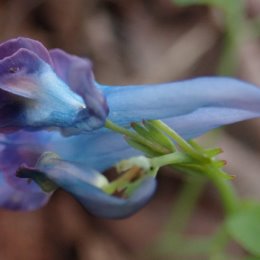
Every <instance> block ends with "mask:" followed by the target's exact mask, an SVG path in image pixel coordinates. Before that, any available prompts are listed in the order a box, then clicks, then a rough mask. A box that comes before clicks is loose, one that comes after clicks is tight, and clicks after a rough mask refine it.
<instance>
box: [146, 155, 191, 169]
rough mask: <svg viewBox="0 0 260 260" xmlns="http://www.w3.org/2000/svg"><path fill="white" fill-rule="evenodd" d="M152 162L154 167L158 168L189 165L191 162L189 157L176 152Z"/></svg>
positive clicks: (154, 159) (153, 159)
mask: <svg viewBox="0 0 260 260" xmlns="http://www.w3.org/2000/svg"><path fill="white" fill-rule="evenodd" d="M150 160H151V164H152V166H153V167H158V168H160V167H162V166H167V165H171V164H178V163H188V162H190V161H191V160H190V158H189V157H188V156H187V155H185V154H183V153H181V152H174V153H170V154H166V155H162V156H158V157H154V158H152V159H150Z"/></svg>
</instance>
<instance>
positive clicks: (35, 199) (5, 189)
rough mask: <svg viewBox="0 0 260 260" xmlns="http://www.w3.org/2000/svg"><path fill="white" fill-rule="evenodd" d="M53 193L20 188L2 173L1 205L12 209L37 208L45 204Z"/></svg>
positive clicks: (0, 175) (0, 179) (0, 187)
mask: <svg viewBox="0 0 260 260" xmlns="http://www.w3.org/2000/svg"><path fill="white" fill-rule="evenodd" d="M27 181H28V180H27ZM50 196H51V193H48V194H47V193H45V192H43V191H41V190H40V189H39V190H38V191H36V190H34V191H32V190H26V191H25V190H20V189H17V188H14V187H13V186H12V185H10V184H9V183H8V182H6V180H5V178H4V177H3V175H2V174H1V173H0V207H1V208H5V209H10V210H35V209H38V208H40V207H42V206H44V205H45V204H46V203H47V202H48V200H49V198H50Z"/></svg>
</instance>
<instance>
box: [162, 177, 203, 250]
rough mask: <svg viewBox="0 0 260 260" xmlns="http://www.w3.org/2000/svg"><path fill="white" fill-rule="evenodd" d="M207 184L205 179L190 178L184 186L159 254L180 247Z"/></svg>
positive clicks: (165, 229) (167, 225)
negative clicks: (181, 239) (185, 230)
mask: <svg viewBox="0 0 260 260" xmlns="http://www.w3.org/2000/svg"><path fill="white" fill-rule="evenodd" d="M205 183H206V179H205V178H203V177H200V176H196V177H194V176H190V178H189V179H188V180H187V182H186V183H185V184H184V187H183V188H182V190H181V193H180V195H179V197H178V199H177V201H176V202H175V204H174V207H173V209H172V212H171V214H170V218H169V222H168V223H167V224H166V226H165V227H164V231H163V233H162V237H161V238H160V240H159V244H158V250H159V253H167V251H169V250H170V251H172V250H174V247H178V245H179V243H178V241H180V237H181V235H182V234H183V231H184V229H185V227H186V225H187V222H188V220H189V218H190V217H191V213H192V212H193V210H194V208H195V205H196V203H197V200H198V198H199V196H200V194H201V192H202V190H203V187H204V185H205Z"/></svg>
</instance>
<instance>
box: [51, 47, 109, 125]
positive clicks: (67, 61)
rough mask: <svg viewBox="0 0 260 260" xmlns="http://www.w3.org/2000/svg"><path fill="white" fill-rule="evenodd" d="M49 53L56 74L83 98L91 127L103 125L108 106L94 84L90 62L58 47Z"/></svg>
mask: <svg viewBox="0 0 260 260" xmlns="http://www.w3.org/2000/svg"><path fill="white" fill-rule="evenodd" d="M50 55H51V58H52V61H53V64H54V69H55V72H56V73H57V75H58V76H59V77H60V78H61V79H62V80H63V81H64V82H66V83H67V85H68V86H70V88H71V89H72V90H73V91H74V92H76V93H77V94H78V95H80V96H81V97H82V98H83V99H84V101H85V104H86V105H87V108H88V111H89V116H90V117H91V119H90V121H91V124H92V128H93V129H96V128H99V127H101V126H103V123H104V120H105V119H106V117H107V114H108V106H107V103H106V100H105V99H104V96H103V94H102V93H101V92H100V91H99V90H98V89H97V87H96V85H95V82H94V77H93V72H92V64H91V62H90V61H89V60H88V59H83V58H80V57H77V56H74V55H70V54H68V53H65V52H64V51H62V50H59V49H54V50H50ZM82 116H84V114H82Z"/></svg>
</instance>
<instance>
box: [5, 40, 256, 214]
mask: <svg viewBox="0 0 260 260" xmlns="http://www.w3.org/2000/svg"><path fill="white" fill-rule="evenodd" d="M0 91H1V94H0V99H1V105H0V132H1V153H0V157H1V166H0V170H1V186H0V193H1V195H2V196H1V200H0V205H1V206H2V207H4V208H9V209H23V210H31V209H36V208H38V207H40V206H42V205H44V204H45V203H46V202H47V201H48V198H49V197H50V195H51V194H52V192H46V191H43V190H42V189H41V188H40V187H39V186H38V185H36V184H35V182H33V181H28V179H31V178H33V179H34V178H35V177H34V176H32V172H34V174H39V176H41V177H42V178H43V180H46V181H47V182H48V180H50V182H51V183H53V184H54V186H55V185H56V186H57V187H61V188H63V189H65V190H66V191H68V192H70V193H71V194H72V195H74V196H75V197H76V198H77V199H78V200H79V201H80V202H81V203H82V204H83V205H84V206H85V207H86V208H87V209H88V210H89V211H90V212H91V213H93V214H95V215H98V216H102V217H124V216H127V215H130V214H133V213H134V212H136V211H137V210H138V209H139V208H140V207H142V206H143V205H144V204H145V203H146V202H147V201H148V200H149V198H150V197H151V196H152V194H153V191H154V189H155V187H156V181H155V179H154V178H152V177H149V178H147V179H146V178H145V179H144V180H143V181H141V183H139V186H138V187H137V189H136V190H135V191H133V193H132V195H129V197H128V198H116V197H114V196H112V195H110V194H108V193H106V192H104V191H103V190H102V188H101V186H100V180H101V179H102V175H101V174H100V173H99V172H102V171H103V170H105V169H107V168H109V167H111V166H113V165H115V163H116V162H118V161H120V160H122V159H124V158H129V157H131V156H133V155H136V154H138V151H136V150H135V149H133V148H132V147H130V146H129V145H128V144H127V142H126V141H125V140H124V138H122V136H121V135H119V134H118V133H116V132H115V131H117V130H118V129H116V128H113V127H112V128H113V130H114V131H111V129H107V128H111V127H110V126H111V124H110V125H109V122H113V126H115V125H116V126H120V127H121V128H120V129H127V128H129V127H130V124H131V123H132V122H141V121H142V120H156V119H160V120H163V121H164V122H166V123H167V124H168V125H169V126H171V127H173V128H174V129H175V130H176V131H177V132H178V133H179V134H180V135H181V136H182V137H183V138H184V139H191V138H194V137H197V136H199V135H201V134H203V133H205V132H207V131H209V130H211V129H213V128H216V127H219V126H221V125H226V124H230V123H234V122H238V121H241V120H246V119H250V118H255V117H259V115H260V89H258V88H257V87H255V86H253V85H251V84H249V83H246V82H243V81H240V80H236V79H232V78H222V77H205V78H197V79H191V80H185V81H179V82H174V83H165V84H157V85H156V84H154V85H143V86H124V87H122V86H105V85H102V84H99V83H97V82H96V81H95V80H94V78H93V73H92V70H91V63H90V61H89V60H87V59H83V58H80V57H77V56H73V55H70V54H67V53H65V52H63V51H62V50H59V49H54V50H50V51H48V50H47V49H46V48H45V47H44V46H43V45H42V44H41V43H39V42H38V41H35V40H31V39H28V38H17V39H13V40H9V41H7V42H5V43H3V44H2V45H0ZM105 126H106V127H105ZM122 127H124V128H122ZM119 132H120V131H119ZM45 151H52V152H54V153H56V154H58V155H59V158H57V157H56V156H54V158H53V157H52V156H51V157H48V159H46V157H44V156H41V154H43V153H44V152H45ZM38 158H45V159H40V161H39V160H38ZM37 161H38V164H37ZM47 162H48V163H47ZM21 165H23V166H22V169H23V174H22V175H23V176H20V177H25V176H26V174H27V176H29V177H27V179H26V178H19V177H17V176H15V172H16V170H17V169H19V167H20V166H21ZM35 165H36V168H34V166H35ZM20 169H21V168H20ZM26 169H28V171H27V173H26V172H25V171H26ZM28 174H29V175H28ZM18 175H19V174H18ZM20 175H21V174H20Z"/></svg>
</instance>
